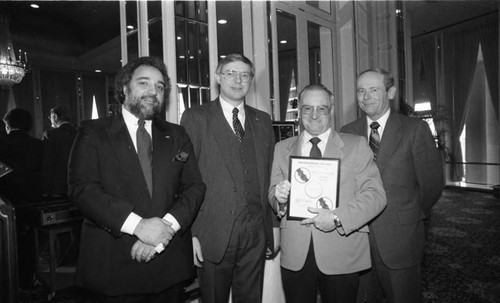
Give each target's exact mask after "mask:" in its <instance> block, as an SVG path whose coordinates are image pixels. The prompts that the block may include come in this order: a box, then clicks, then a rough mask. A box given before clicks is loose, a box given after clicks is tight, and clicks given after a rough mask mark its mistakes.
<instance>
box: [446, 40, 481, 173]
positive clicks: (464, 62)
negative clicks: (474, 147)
mask: <svg viewBox="0 0 500 303" xmlns="http://www.w3.org/2000/svg"><path fill="white" fill-rule="evenodd" d="M451 41H452V42H451V45H450V46H451V49H450V50H449V51H450V52H451V55H452V58H453V59H452V60H451V62H452V66H448V68H447V72H446V73H445V77H446V78H447V81H452V83H451V93H452V95H451V98H448V100H449V101H451V102H452V103H449V106H451V108H452V127H451V154H450V158H451V160H452V161H454V162H463V160H464V159H463V157H462V151H461V147H460V134H461V133H462V130H463V127H464V124H465V120H466V117H467V109H468V106H469V104H468V100H469V95H470V87H471V84H472V80H473V78H474V71H475V68H476V63H477V54H478V49H479V35H478V32H477V30H473V31H467V32H460V33H456V34H452V39H451ZM448 62H449V61H448ZM463 175H464V173H463V165H462V164H454V165H453V169H452V176H451V179H452V180H453V181H461V180H462V177H463Z"/></svg>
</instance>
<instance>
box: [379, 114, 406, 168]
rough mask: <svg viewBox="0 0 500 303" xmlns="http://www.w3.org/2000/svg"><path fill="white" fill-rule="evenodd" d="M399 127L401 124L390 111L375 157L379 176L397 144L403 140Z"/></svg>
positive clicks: (396, 116)
mask: <svg viewBox="0 0 500 303" xmlns="http://www.w3.org/2000/svg"><path fill="white" fill-rule="evenodd" d="M401 127H402V124H401V120H400V119H399V117H398V115H397V114H395V113H394V112H393V111H391V113H390V115H389V119H387V124H386V125H385V129H384V133H383V135H382V141H380V149H379V152H378V156H377V166H378V169H379V171H380V173H381V174H382V172H383V171H384V169H385V166H386V165H387V163H388V161H389V160H390V159H391V157H392V154H393V153H394V151H395V150H396V149H397V147H398V146H399V142H400V141H401V140H402V139H403V134H404V132H401V131H399V129H400V128H401Z"/></svg>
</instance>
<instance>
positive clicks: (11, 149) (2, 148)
mask: <svg viewBox="0 0 500 303" xmlns="http://www.w3.org/2000/svg"><path fill="white" fill-rule="evenodd" d="M3 121H4V123H5V131H6V133H7V135H5V136H2V137H1V138H0V161H2V162H4V163H5V164H7V165H8V166H9V167H11V168H12V169H13V171H12V172H11V173H9V174H7V175H6V176H4V177H2V178H1V179H0V193H1V194H2V195H3V196H4V197H6V198H8V199H9V200H11V202H12V204H13V205H16V206H19V205H22V204H31V203H35V202H41V199H42V188H41V181H42V179H41V178H42V142H41V141H40V140H38V139H36V138H33V137H32V136H30V135H29V131H30V130H31V129H32V127H33V118H32V116H31V114H30V113H29V112H28V111H27V110H25V109H22V108H14V109H12V110H10V111H9V112H7V113H6V114H5V116H4V118H3Z"/></svg>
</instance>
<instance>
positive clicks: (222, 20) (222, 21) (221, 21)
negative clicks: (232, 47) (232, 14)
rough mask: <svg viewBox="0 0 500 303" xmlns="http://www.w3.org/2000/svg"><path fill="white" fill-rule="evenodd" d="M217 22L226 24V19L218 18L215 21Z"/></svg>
mask: <svg viewBox="0 0 500 303" xmlns="http://www.w3.org/2000/svg"><path fill="white" fill-rule="evenodd" d="M217 23H219V24H226V23H227V20H224V19H220V20H219V21H217Z"/></svg>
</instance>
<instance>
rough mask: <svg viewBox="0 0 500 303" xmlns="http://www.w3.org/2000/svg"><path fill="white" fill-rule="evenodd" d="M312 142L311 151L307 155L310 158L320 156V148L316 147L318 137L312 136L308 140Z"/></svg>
mask: <svg viewBox="0 0 500 303" xmlns="http://www.w3.org/2000/svg"><path fill="white" fill-rule="evenodd" d="M309 141H310V142H311V143H312V145H313V146H312V147H311V151H310V152H309V157H311V158H321V157H322V156H321V150H320V149H319V147H318V143H319V142H320V141H321V139H320V138H318V137H314V138H312V139H311V140H309Z"/></svg>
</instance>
